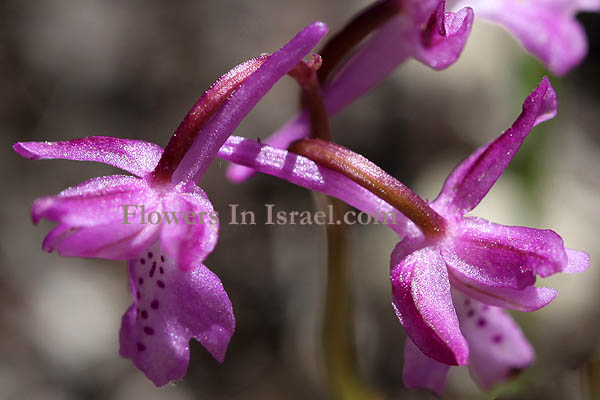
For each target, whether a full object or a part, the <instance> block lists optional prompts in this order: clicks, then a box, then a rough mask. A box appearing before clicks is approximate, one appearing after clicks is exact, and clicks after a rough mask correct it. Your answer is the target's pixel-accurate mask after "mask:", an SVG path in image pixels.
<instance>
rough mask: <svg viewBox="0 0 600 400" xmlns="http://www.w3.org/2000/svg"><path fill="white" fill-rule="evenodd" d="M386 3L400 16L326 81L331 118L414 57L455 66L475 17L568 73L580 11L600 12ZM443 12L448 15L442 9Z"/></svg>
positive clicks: (413, 0) (536, 0) (550, 6)
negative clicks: (496, 25)
mask: <svg viewBox="0 0 600 400" xmlns="http://www.w3.org/2000/svg"><path fill="white" fill-rule="evenodd" d="M386 3H389V4H395V5H396V8H397V11H396V15H395V16H394V17H393V18H390V19H389V20H387V21H386V22H385V24H384V25H382V26H381V27H380V28H379V29H378V30H377V31H375V33H374V34H373V35H372V37H371V38H369V39H367V40H366V41H365V43H364V44H362V45H361V46H360V47H359V48H358V49H357V51H356V53H355V54H354V55H353V56H352V57H351V58H350V59H349V60H348V61H347V62H346V63H345V64H344V65H343V66H342V67H340V68H339V70H340V71H339V73H338V74H337V75H336V76H334V77H333V79H332V80H330V81H329V82H325V83H324V87H323V97H324V101H325V104H326V106H327V111H328V113H329V115H330V116H333V115H335V114H337V113H338V112H340V111H342V110H343V109H345V108H346V107H347V106H348V105H350V104H351V103H352V102H354V101H355V100H356V99H357V98H359V97H360V96H362V95H363V94H364V93H366V92H367V91H368V90H369V89H370V88H372V87H373V86H375V85H376V84H377V83H379V82H380V81H381V80H383V79H384V78H385V77H386V76H388V75H389V74H390V73H391V72H392V71H393V70H394V69H396V68H397V67H398V66H399V65H401V64H403V63H404V62H405V61H406V60H407V59H409V58H411V57H412V58H415V59H417V60H419V61H421V62H422V63H424V64H426V65H428V66H430V67H431V68H433V69H436V70H440V69H444V68H447V67H449V66H450V65H452V64H453V63H454V62H455V61H456V60H457V59H458V57H459V56H460V53H461V52H462V49H463V47H464V45H465V43H466V41H467V38H468V35H469V33H470V31H471V26H472V23H473V19H474V15H477V16H478V17H479V16H481V17H482V18H485V19H488V20H491V21H494V22H496V23H499V24H501V25H503V26H504V27H505V28H506V29H507V30H508V31H510V32H511V33H512V34H514V35H515V36H516V37H517V38H518V39H519V40H520V42H521V43H522V44H523V46H524V47H525V48H526V49H527V50H528V51H530V52H531V53H533V54H534V55H536V56H537V57H539V58H540V59H541V60H542V61H543V62H544V64H545V65H546V66H547V67H548V69H549V70H550V71H551V72H553V73H555V74H557V75H563V74H565V73H567V72H568V71H569V70H570V69H571V68H573V67H574V66H576V65H577V64H579V63H580V62H581V61H582V59H583V58H584V57H585V55H586V53H587V39H586V37H585V32H584V30H583V27H582V26H581V25H580V24H579V23H578V22H577V20H576V18H575V14H576V13H577V12H578V11H599V10H600V0H528V1H521V0H449V1H444V0H425V1H417V0H388V1H380V2H376V3H375V4H374V5H373V7H377V6H378V5H381V4H386ZM446 8H447V9H448V10H450V11H449V12H445V9H446ZM367 12H368V10H367ZM323 56H324V57H325V61H327V58H326V56H325V55H323ZM310 129H311V128H310V118H309V115H308V113H307V112H306V111H304V112H302V113H301V114H300V115H299V116H297V117H296V118H294V119H292V120H291V121H290V122H288V123H287V124H285V125H284V126H283V127H281V128H280V129H279V130H278V131H276V132H275V133H273V134H272V135H271V136H270V137H268V138H267V139H266V140H264V142H265V143H267V144H269V145H271V146H273V147H279V148H287V147H288V146H289V145H290V144H291V143H292V142H294V141H295V140H299V139H302V138H306V137H308V136H310ZM253 173H254V172H253V170H252V169H249V168H245V167H243V166H239V165H233V166H231V167H230V169H229V170H228V173H227V175H228V177H229V179H230V180H231V181H233V182H242V181H244V180H246V179H248V178H249V177H250V176H252V175H253Z"/></svg>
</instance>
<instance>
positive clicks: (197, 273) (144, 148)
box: [14, 22, 327, 386]
mask: <svg viewBox="0 0 600 400" xmlns="http://www.w3.org/2000/svg"><path fill="white" fill-rule="evenodd" d="M326 31H327V28H326V26H325V25H324V24H323V23H320V22H316V23H313V24H311V25H309V26H308V27H306V28H305V29H304V30H302V31H301V32H300V33H299V34H298V35H297V36H296V37H294V38H293V39H292V40H291V41H290V42H289V43H287V44H286V45H285V46H284V47H283V48H282V49H280V50H279V51H277V52H275V53H273V54H272V55H270V56H261V57H258V58H256V59H253V60H250V61H248V62H246V63H243V64H240V65H239V66H238V67H236V68H234V69H233V70H232V71H230V72H229V73H228V74H226V75H224V76H223V77H221V78H220V79H219V80H218V81H217V82H216V83H215V84H214V85H213V86H211V88H210V89H209V90H208V91H207V92H205V94H204V95H203V97H202V98H201V99H200V100H199V101H198V103H196V105H195V106H194V107H193V108H192V109H191V110H190V112H189V113H188V115H187V116H186V117H185V119H184V120H183V122H182V123H181V125H180V126H179V128H178V130H177V131H176V133H175V135H174V136H173V138H172V139H171V141H170V142H169V144H168V146H167V148H166V150H165V151H164V152H163V150H162V149H161V148H160V147H159V146H158V145H156V144H153V143H148V142H144V141H141V140H128V139H119V138H112V137H98V136H96V137H88V138H83V139H76V140H69V141H64V142H21V143H16V144H15V145H14V150H15V151H16V152H17V153H19V154H20V155H21V156H23V157H25V158H28V159H33V160H38V159H67V160H76V161H96V162H102V163H105V164H109V165H112V166H115V167H118V168H120V169H122V170H124V171H126V172H129V173H131V174H133V175H134V176H130V175H113V176H105V177H99V178H94V179H91V180H89V181H87V182H84V183H82V184H80V185H77V186H74V187H71V188H68V189H66V190H64V191H62V192H60V193H59V194H58V195H56V196H50V197H44V198H41V199H38V200H36V201H35V203H34V206H33V211H32V216H33V220H34V222H36V223H37V222H38V221H39V220H40V219H47V220H49V221H54V222H57V223H58V225H57V226H56V228H54V229H53V230H52V231H51V232H50V233H49V234H48V235H47V236H46V238H45V240H44V243H43V249H44V250H46V251H53V250H56V251H57V252H58V253H59V254H60V255H62V256H76V257H99V258H107V259H113V260H128V264H129V284H130V288H131V292H132V295H133V303H132V305H131V306H130V307H129V309H128V310H127V311H126V313H125V315H124V316H123V319H122V325H121V330H120V350H119V352H120V354H121V355H122V356H123V357H126V358H130V359H131V360H132V361H133V362H134V364H135V365H136V367H138V368H139V369H140V370H141V371H143V372H144V373H145V374H146V376H147V377H148V378H149V379H150V380H151V381H152V382H153V383H154V384H155V385H157V386H162V385H165V384H166V383H168V382H169V381H172V380H177V379H181V378H182V377H183V376H184V375H185V373H186V370H187V366H188V363H189V341H190V339H191V338H194V339H196V340H197V341H199V342H200V343H201V344H202V345H203V346H204V347H205V348H206V349H207V350H208V351H209V352H210V353H211V354H212V355H213V357H214V358H215V359H217V360H218V361H219V362H222V361H223V360H224V357H225V352H226V349H227V346H228V344H229V341H230V339H231V336H232V334H233V332H234V329H235V318H234V314H233V309H232V305H231V301H230V300H229V297H228V295H227V293H226V292H225V290H224V289H223V285H222V284H221V281H220V280H219V278H218V277H217V276H216V275H215V274H214V273H213V272H211V271H210V270H209V269H208V268H207V267H206V266H205V265H204V264H203V261H204V259H205V258H206V257H207V256H208V254H209V253H211V252H212V251H213V249H214V247H215V245H216V243H217V239H218V228H219V225H218V220H217V219H215V215H216V214H215V211H214V209H213V206H212V204H211V202H210V200H209V199H208V197H207V196H206V194H205V193H204V191H203V190H202V189H201V188H200V187H198V186H197V185H196V183H195V182H198V181H199V179H200V178H201V177H202V175H203V174H204V172H205V171H206V169H207V168H208V166H209V165H210V163H211V162H212V160H213V158H214V157H215V155H216V153H217V151H218V150H219V148H220V147H221V146H222V145H223V143H224V142H225V141H226V139H227V137H228V136H229V135H230V134H231V133H232V132H233V131H234V130H235V129H236V128H237V126H238V125H239V123H240V122H241V120H242V119H243V118H244V116H245V115H246V114H247V113H248V112H249V111H250V110H251V109H252V108H253V107H254V105H256V103H257V102H258V101H259V100H260V99H261V98H262V97H263V96H264V95H265V94H266V92H267V91H268V90H269V89H270V88H271V87H272V86H273V85H274V84H275V83H276V82H277V81H278V80H279V79H280V78H281V77H283V76H284V75H285V74H287V73H288V71H290V69H292V67H294V66H295V65H296V64H297V63H298V62H300V61H301V60H302V58H303V57H304V56H305V55H307V53H308V52H309V51H310V50H311V49H312V48H313V47H314V46H315V45H316V44H317V42H318V41H319V40H320V39H321V38H322V37H323V36H324V35H325V33H326ZM206 121H208V122H207V123H206ZM200 127H203V130H202V134H201V135H197V133H198V131H199V129H200ZM142 213H145V214H146V217H145V218H147V221H146V222H145V223H144V222H143V221H141V218H144V217H143V216H142V215H141V214H142ZM152 217H154V220H153V219H152ZM178 218H179V219H178ZM159 221H160V222H159Z"/></svg>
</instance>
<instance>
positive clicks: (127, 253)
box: [44, 220, 159, 260]
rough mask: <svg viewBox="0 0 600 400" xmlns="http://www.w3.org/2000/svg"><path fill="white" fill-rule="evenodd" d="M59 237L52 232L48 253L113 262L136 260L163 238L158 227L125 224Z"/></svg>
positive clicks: (77, 229) (82, 229)
mask: <svg viewBox="0 0 600 400" xmlns="http://www.w3.org/2000/svg"><path fill="white" fill-rule="evenodd" d="M59 226H60V225H59ZM55 229H56V228H55ZM56 233H57V232H54V231H51V232H50V233H49V234H48V237H47V238H46V240H45V241H44V243H45V246H47V248H48V250H51V249H56V251H58V254H60V255H61V256H63V257H84V258H104V259H109V260H127V259H129V258H131V257H134V256H135V255H136V254H139V253H140V252H141V251H142V250H143V249H145V248H147V247H148V246H149V245H150V244H152V243H153V242H155V241H156V240H157V239H158V236H159V230H158V226H157V225H152V224H141V223H132V224H123V222H122V221H121V220H118V221H114V222H112V223H109V224H104V225H97V226H89V227H70V230H69V231H67V232H65V233H63V234H61V235H59V236H57V234H56ZM51 235H52V236H51Z"/></svg>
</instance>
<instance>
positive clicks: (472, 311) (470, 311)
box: [467, 310, 475, 318]
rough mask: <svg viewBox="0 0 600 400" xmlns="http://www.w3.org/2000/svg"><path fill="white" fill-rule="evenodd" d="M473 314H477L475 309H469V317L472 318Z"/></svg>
mask: <svg viewBox="0 0 600 400" xmlns="http://www.w3.org/2000/svg"><path fill="white" fill-rule="evenodd" d="M473 315H475V310H469V311H468V312H467V317H469V318H471V317H472V316H473Z"/></svg>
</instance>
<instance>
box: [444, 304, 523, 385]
mask: <svg viewBox="0 0 600 400" xmlns="http://www.w3.org/2000/svg"><path fill="white" fill-rule="evenodd" d="M453 297H454V304H455V306H456V313H457V315H458V319H459V320H460V328H461V330H462V332H463V334H464V335H465V338H466V339H467V342H468V343H469V351H470V353H469V371H470V373H471V376H472V377H473V379H474V380H475V382H476V383H477V384H478V385H479V386H480V387H481V388H483V389H489V388H490V387H491V386H493V385H494V384H496V383H499V382H502V381H505V380H508V379H510V378H512V377H514V376H515V374H517V373H518V372H520V371H521V370H523V369H525V368H527V367H528V366H529V365H530V364H531V363H533V361H534V359H535V354H534V351H533V348H532V347H531V344H530V343H529V341H527V338H525V336H524V335H523V332H522V331H521V329H520V328H519V325H517V323H515V321H514V320H513V319H512V317H511V316H510V315H509V314H508V313H507V312H506V311H504V310H502V309H501V308H498V307H492V306H488V305H485V304H482V303H480V302H478V301H476V300H474V299H470V298H468V297H466V296H464V295H462V294H460V293H453Z"/></svg>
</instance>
